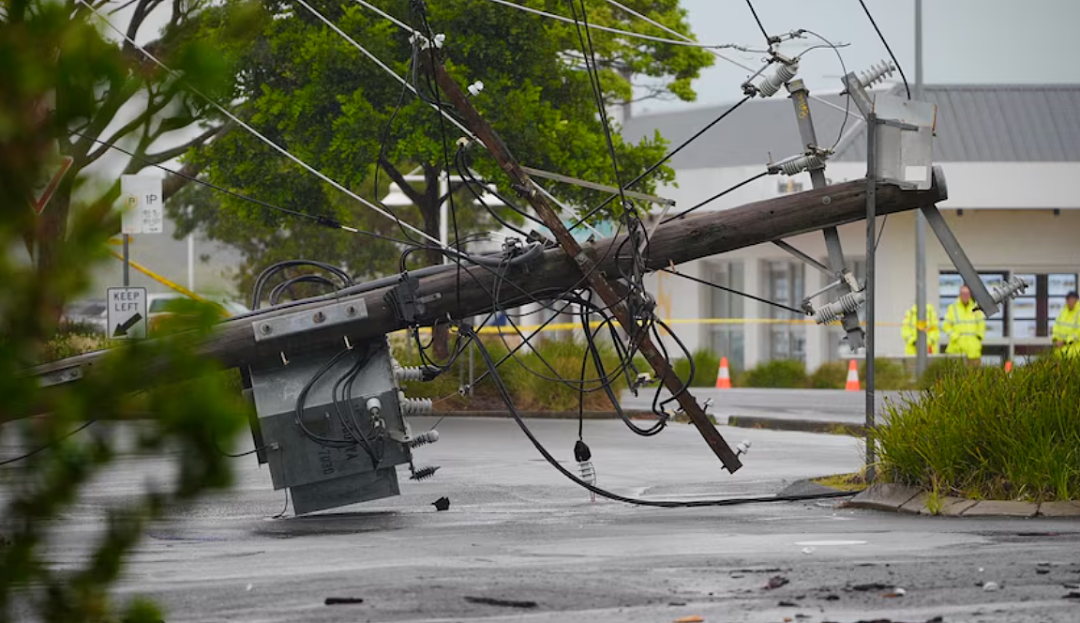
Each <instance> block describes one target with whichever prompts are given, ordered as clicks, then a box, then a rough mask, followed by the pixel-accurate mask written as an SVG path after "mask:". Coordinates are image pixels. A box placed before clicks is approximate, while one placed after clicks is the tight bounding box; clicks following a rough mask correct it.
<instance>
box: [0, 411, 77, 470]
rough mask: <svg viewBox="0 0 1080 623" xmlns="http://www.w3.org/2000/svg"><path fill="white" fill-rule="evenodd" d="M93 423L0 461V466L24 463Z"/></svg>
mask: <svg viewBox="0 0 1080 623" xmlns="http://www.w3.org/2000/svg"><path fill="white" fill-rule="evenodd" d="M95 421H97V420H90V421H89V422H85V423H83V424H81V425H79V426H77V427H75V429H73V430H71V431H70V432H68V433H65V434H64V435H62V436H61V437H59V438H57V439H54V440H53V441H50V442H49V443H47V444H45V445H43V446H39V447H37V448H34V449H33V450H31V451H29V452H27V453H26V454H22V455H20V456H17V457H14V458H10V459H6V460H3V461H0V466H4V465H11V464H12V463H18V462H19V461H25V460H26V459H28V458H30V457H32V456H34V455H36V454H40V453H42V452H44V451H46V450H48V449H49V448H52V447H55V446H56V444H58V443H60V442H61V441H64V440H65V439H68V438H69V437H73V436H75V434H76V433H78V432H80V431H82V430H85V429H86V428H87V427H88V426H90V425H91V424H93V423H94V422H95Z"/></svg>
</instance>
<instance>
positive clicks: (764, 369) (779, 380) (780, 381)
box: [743, 359, 810, 389]
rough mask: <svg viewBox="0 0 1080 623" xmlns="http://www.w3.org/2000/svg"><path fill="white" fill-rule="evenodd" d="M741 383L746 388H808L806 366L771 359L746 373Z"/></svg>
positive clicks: (789, 360) (801, 363) (799, 362)
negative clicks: (743, 383)
mask: <svg viewBox="0 0 1080 623" xmlns="http://www.w3.org/2000/svg"><path fill="white" fill-rule="evenodd" d="M743 381H744V382H745V383H746V386H747V387H775V388H788V389H796V388H805V387H809V386H810V379H809V378H808V377H807V376H806V366H805V365H803V362H801V361H798V360H795V359H773V360H772V361H766V362H764V363H760V364H758V365H757V366H756V367H755V368H753V369H752V370H749V371H747V373H746V374H745V376H744V378H743Z"/></svg>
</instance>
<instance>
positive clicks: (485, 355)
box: [465, 328, 855, 508]
mask: <svg viewBox="0 0 1080 623" xmlns="http://www.w3.org/2000/svg"><path fill="white" fill-rule="evenodd" d="M465 330H467V331H470V332H471V331H472V330H471V329H468V328H465ZM473 335H474V336H475V333H473ZM474 343H475V344H476V347H477V350H478V351H479V352H480V356H481V358H482V359H483V360H484V363H485V364H486V365H487V366H488V369H489V371H491V372H492V374H491V377H492V380H493V382H494V383H495V387H496V389H497V390H498V392H499V396H500V397H501V398H502V399H503V402H504V403H505V404H506V407H507V409H508V410H509V411H510V415H511V417H513V418H514V421H515V422H516V423H517V425H518V427H519V428H521V431H522V432H523V433H525V436H526V437H527V438H528V439H529V441H530V442H531V443H532V445H533V447H534V448H536V450H537V451H538V452H539V453H540V455H541V456H543V457H544V459H545V460H546V461H547V462H548V463H549V464H550V465H551V466H552V467H554V468H555V469H556V470H558V471H559V473H561V474H562V475H563V476H565V477H566V478H568V479H569V480H571V481H573V482H574V483H576V484H577V485H578V486H581V487H583V488H585V489H588V490H589V491H591V492H593V493H595V494H596V495H599V496H601V497H605V498H607V499H609V500H615V501H617V502H625V503H627V504H634V505H637V506H652V507H657V508H697V507H706V506H737V505H742V504H760V503H767V502H798V501H803V500H824V499H832V498H841V497H849V496H852V495H854V494H855V492H851V491H836V492H829V493H821V494H815V495H775V496H762V497H746V498H727V499H720V500H642V499H638V498H630V497H626V496H623V495H619V494H617V493H612V492H611V491H608V490H606V489H601V488H600V487H597V486H595V485H591V484H589V483H587V482H585V481H584V480H582V479H580V478H578V477H577V476H575V475H574V474H573V473H572V472H571V471H570V470H568V469H566V468H565V467H563V465H562V464H561V463H559V462H558V461H557V460H556V459H555V457H554V456H552V455H551V453H550V452H548V450H547V448H545V447H544V445H543V444H541V443H540V441H539V440H538V439H537V438H536V436H535V435H533V433H532V431H531V430H530V429H529V426H528V425H527V424H526V423H525V420H524V419H522V417H521V414H520V413H519V412H518V410H517V407H516V406H515V405H514V400H513V398H512V397H511V396H510V392H509V390H508V389H507V388H506V385H505V384H504V383H503V380H502V378H501V377H500V376H499V375H498V373H497V372H495V368H494V362H493V361H492V359H491V353H489V352H488V350H487V348H486V347H485V346H484V343H483V342H481V341H480V340H474Z"/></svg>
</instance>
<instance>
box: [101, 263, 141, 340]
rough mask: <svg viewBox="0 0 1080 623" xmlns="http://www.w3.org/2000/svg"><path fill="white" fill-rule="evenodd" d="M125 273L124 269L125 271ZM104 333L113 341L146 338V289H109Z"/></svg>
mask: <svg viewBox="0 0 1080 623" xmlns="http://www.w3.org/2000/svg"><path fill="white" fill-rule="evenodd" d="M125 272H126V269H125ZM106 298H107V300H108V301H109V309H108V314H107V316H108V324H107V325H106V331H108V334H109V337H110V338H112V339H114V340H137V339H142V338H145V337H146V329H147V300H146V288H128V287H124V288H109V289H108V291H107V293H106Z"/></svg>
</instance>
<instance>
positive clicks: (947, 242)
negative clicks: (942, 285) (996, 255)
mask: <svg viewBox="0 0 1080 623" xmlns="http://www.w3.org/2000/svg"><path fill="white" fill-rule="evenodd" d="M920 209H921V210H922V213H923V216H925V217H926V223H927V224H928V225H930V229H932V230H934V235H935V236H937V239H938V242H940V243H941V246H942V247H944V249H945V253H946V254H948V256H949V259H951V260H952V263H953V266H955V267H956V270H957V272H959V273H960V276H961V277H963V278H964V283H966V284H967V286H968V287H969V288H971V296H972V297H974V298H975V302H976V303H978V304H979V309H982V311H983V313H984V314H986V315H987V316H993V315H994V314H997V313H998V312H999V311H1001V310H1000V308H999V307H998V303H997V301H995V300H994V296H993V295H992V294H990V292H989V291H988V290H987V289H986V285H985V284H984V283H983V282H982V279H980V278H979V272H978V271H977V270H975V266H974V265H972V263H971V260H969V259H968V256H967V254H966V253H964V249H963V248H962V247H961V246H960V242H959V241H957V240H956V236H955V235H953V233H952V230H951V229H949V224H948V223H946V222H945V217H944V216H942V215H941V212H939V211H938V209H937V206H936V205H934V204H928V205H924V206H922V208H920Z"/></svg>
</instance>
